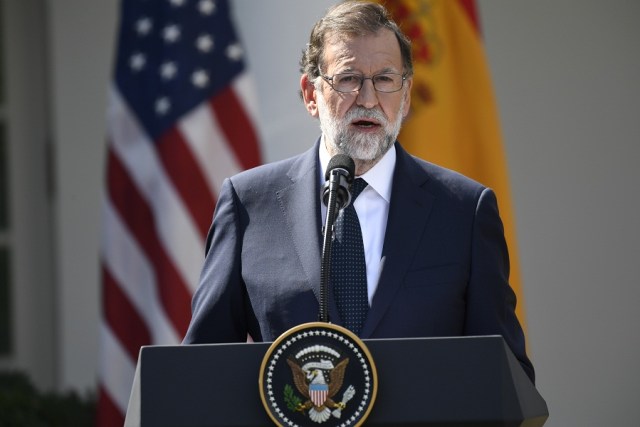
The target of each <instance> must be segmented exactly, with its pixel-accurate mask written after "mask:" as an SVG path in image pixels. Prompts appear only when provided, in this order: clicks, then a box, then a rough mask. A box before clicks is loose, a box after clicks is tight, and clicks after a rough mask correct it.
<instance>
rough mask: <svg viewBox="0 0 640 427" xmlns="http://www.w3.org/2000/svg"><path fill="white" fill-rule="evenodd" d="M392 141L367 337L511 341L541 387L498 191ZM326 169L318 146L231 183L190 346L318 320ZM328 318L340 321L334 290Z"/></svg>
mask: <svg viewBox="0 0 640 427" xmlns="http://www.w3.org/2000/svg"><path fill="white" fill-rule="evenodd" d="M395 146H396V150H397V156H396V167H395V172H394V176H393V187H392V193H391V201H390V207H389V218H388V225H387V231H386V235H385V241H384V247H383V252H382V273H381V276H380V281H379V284H378V288H377V290H376V293H375V295H374V297H373V301H372V305H371V309H370V310H369V314H368V317H367V319H366V321H365V324H364V327H363V330H362V332H361V334H360V336H361V338H399V337H438V336H465V335H502V336H503V337H504V339H505V341H506V342H507V344H508V345H509V347H510V348H511V350H512V351H513V353H514V354H515V356H516V357H517V358H518V359H519V361H520V363H521V364H522V366H523V367H524V369H525V371H526V372H527V374H528V375H529V377H530V378H531V379H532V380H533V378H534V371H533V366H532V365H531V362H530V361H529V359H528V358H527V355H526V353H525V342H524V335H523V332H522V329H521V327H520V324H519V323H518V320H517V318H516V316H515V311H514V310H515V304H516V300H515V295H514V293H513V291H512V290H511V287H510V286H509V283H508V277H509V257H508V252H507V247H506V244H505V240H504V232H503V226H502V222H501V220H500V216H499V214H498V208H497V203H496V198H495V196H494V193H493V191H492V190H491V189H489V188H486V187H484V186H482V185H480V184H478V183H477V182H475V181H472V180H470V179H468V178H466V177H464V176H462V175H460V174H458V173H456V172H453V171H450V170H447V169H444V168H441V167H438V166H436V165H433V164H431V163H428V162H425V161H423V160H420V159H418V158H416V157H413V156H411V155H409V154H408V153H407V152H406V151H404V150H403V149H402V147H401V146H400V145H399V144H398V143H396V145H395ZM321 174H322V171H320V163H319V160H318V143H316V144H315V145H314V147H313V148H311V149H310V150H309V151H307V152H306V153H303V154H301V155H299V156H296V157H293V158H290V159H287V160H283V161H280V162H276V163H271V164H267V165H263V166H260V167H257V168H254V169H251V170H248V171H245V172H242V173H240V174H238V175H236V176H234V177H232V178H230V179H227V180H225V182H224V184H223V186H222V189H221V191H220V195H219V198H218V203H217V206H216V211H215V214H214V219H213V223H212V225H211V229H210V231H209V235H208V237H207V249H206V250H207V252H206V259H205V263H204V267H203V270H202V275H201V278H200V285H199V287H198V289H197V291H196V293H195V295H194V298H193V304H192V311H193V317H192V320H191V325H190V326H189V330H188V332H187V335H186V337H185V339H184V343H212V342H242V341H245V340H246V337H247V334H249V335H251V337H252V338H253V339H254V340H255V341H273V340H275V339H276V338H277V337H278V336H279V335H280V334H282V333H283V332H285V331H287V330H288V329H290V328H292V327H294V326H296V325H299V324H301V323H305V322H313V321H317V320H318V308H319V305H318V301H319V295H320V262H321V251H322V247H321V243H322V231H321V230H322V224H321V216H320V203H321V200H320V176H321ZM329 316H330V319H331V321H332V322H333V323H337V324H341V321H340V316H339V314H338V310H337V307H336V304H335V301H334V299H333V297H332V296H331V295H330V296H329Z"/></svg>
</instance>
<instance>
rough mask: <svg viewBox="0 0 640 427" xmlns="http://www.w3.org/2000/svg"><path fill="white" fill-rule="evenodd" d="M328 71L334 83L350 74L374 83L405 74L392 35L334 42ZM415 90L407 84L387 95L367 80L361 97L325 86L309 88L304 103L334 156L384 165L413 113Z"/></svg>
mask: <svg viewBox="0 0 640 427" xmlns="http://www.w3.org/2000/svg"><path fill="white" fill-rule="evenodd" d="M323 68H324V69H323V70H322V72H323V73H325V75H326V76H329V77H331V76H333V75H335V74H338V73H345V72H349V73H357V74H361V75H364V76H365V77H371V76H374V75H377V74H380V73H398V74H403V71H404V70H403V68H402V57H401V54H400V46H399V45H398V41H397V40H396V37H395V35H394V34H393V32H391V31H390V30H387V29H382V30H380V31H379V32H378V33H377V34H375V35H366V36H359V37H353V38H344V37H342V38H338V37H335V36H334V37H329V39H328V43H327V44H326V48H325V54H324V67H323ZM303 80H304V79H303ZM309 83H310V82H309ZM410 86H411V80H410V79H408V80H407V81H406V82H405V84H404V86H403V88H402V89H401V90H399V91H397V92H392V93H383V92H377V91H376V90H375V89H374V87H373V83H372V81H371V80H365V81H364V84H363V86H362V88H361V89H360V90H359V91H356V92H351V93H340V92H337V91H335V90H333V89H332V88H331V85H330V84H329V83H328V82H326V81H324V80H321V81H319V82H318V84H317V85H316V87H313V89H311V88H309V86H307V88H308V92H307V93H305V101H306V104H307V109H308V111H309V112H310V113H311V114H312V115H313V116H315V117H318V118H319V119H320V127H321V129H322V132H323V134H324V136H325V140H326V142H327V149H328V151H329V153H330V154H331V155H335V154H338V153H344V154H347V155H349V156H351V157H352V158H353V159H354V160H361V161H365V162H370V161H376V160H378V159H380V158H381V157H382V155H384V153H386V151H387V150H388V149H389V147H390V146H391V145H392V144H393V142H394V141H395V139H396V137H397V135H398V133H399V131H400V126H401V124H402V119H403V118H404V116H406V114H407V112H408V110H409V104H410V95H409V89H410ZM316 88H317V89H316ZM303 92H304V86H303Z"/></svg>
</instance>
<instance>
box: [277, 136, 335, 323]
mask: <svg viewBox="0 0 640 427" xmlns="http://www.w3.org/2000/svg"><path fill="white" fill-rule="evenodd" d="M318 143H319V142H316V144H315V145H314V147H313V148H312V149H310V150H308V151H307V152H306V153H304V154H303V155H302V156H300V157H299V158H298V159H297V160H296V161H295V163H294V164H293V165H292V167H291V169H289V172H288V173H287V175H288V176H289V178H290V179H291V184H290V185H288V186H286V187H284V188H282V189H280V190H278V191H276V197H277V199H278V202H279V203H280V207H281V208H282V213H283V215H284V217H285V222H286V224H287V226H288V229H289V233H290V235H291V238H292V241H293V245H294V249H295V252H296V253H297V255H298V258H299V260H300V263H301V264H302V268H303V270H304V272H305V275H306V278H307V281H308V283H309V286H310V288H311V289H313V292H314V294H315V296H316V298H317V299H318V301H319V300H320V263H321V255H322V224H321V220H320V181H319V180H320V170H319V168H320V166H319V160H318ZM291 274H294V273H293V272H291ZM329 301H330V307H329V314H330V316H331V317H332V318H334V319H335V318H336V316H337V308H336V306H335V302H333V298H332V297H331V296H330V297H329Z"/></svg>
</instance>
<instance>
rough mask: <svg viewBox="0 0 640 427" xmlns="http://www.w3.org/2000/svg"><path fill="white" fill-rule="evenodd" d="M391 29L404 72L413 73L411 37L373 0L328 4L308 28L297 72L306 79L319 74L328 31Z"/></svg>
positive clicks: (360, 33) (363, 32)
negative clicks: (308, 31) (311, 27)
mask: <svg viewBox="0 0 640 427" xmlns="http://www.w3.org/2000/svg"><path fill="white" fill-rule="evenodd" d="M382 28H386V29H389V30H391V31H392V32H393V33H394V34H395V36H396V39H397V40H398V43H399V45H400V54H401V55H402V66H403V68H404V73H406V74H407V75H409V76H411V75H413V60H412V58H411V41H410V40H409V39H408V38H407V36H405V35H404V34H403V33H402V31H401V30H400V27H398V25H397V24H396V23H395V22H394V21H393V20H392V19H391V16H390V15H389V12H387V10H386V9H385V8H384V6H381V5H379V4H376V3H368V2H364V1H355V0H350V1H346V2H344V3H339V4H337V5H335V6H333V7H332V8H330V9H329V10H328V11H327V13H326V15H325V16H324V17H323V18H321V19H320V20H319V21H318V22H317V23H316V25H315V26H314V27H313V29H312V30H311V35H310V36H309V43H308V44H307V48H306V49H305V50H303V51H302V58H301V59H300V72H301V73H303V74H306V75H307V77H308V78H309V80H310V81H313V80H315V79H317V78H318V77H319V76H320V74H321V71H320V70H321V68H322V66H323V65H324V64H323V63H322V61H323V58H324V49H325V42H326V40H327V36H329V35H332V34H339V35H346V36H351V37H353V36H363V35H369V34H375V33H377V32H378V31H379V30H380V29H382Z"/></svg>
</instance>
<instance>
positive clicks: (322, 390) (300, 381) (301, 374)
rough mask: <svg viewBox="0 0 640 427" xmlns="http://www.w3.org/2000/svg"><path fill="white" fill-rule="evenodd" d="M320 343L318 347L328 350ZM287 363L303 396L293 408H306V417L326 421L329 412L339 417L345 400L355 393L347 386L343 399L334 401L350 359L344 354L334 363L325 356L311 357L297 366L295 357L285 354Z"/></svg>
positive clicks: (297, 409)
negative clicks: (321, 357)
mask: <svg viewBox="0 0 640 427" xmlns="http://www.w3.org/2000/svg"><path fill="white" fill-rule="evenodd" d="M322 347H323V346H321V348H320V350H326V351H331V349H329V348H326V347H325V348H324V349H323V348H322ZM287 363H288V364H289V367H290V368H291V373H292V375H293V383H294V384H295V386H296V389H297V390H298V392H299V393H300V394H302V395H303V396H304V398H305V399H306V401H305V402H304V403H299V404H298V405H297V407H296V408H295V410H296V411H300V412H305V411H307V410H309V413H308V415H309V418H310V419H311V420H312V421H315V422H317V423H323V422H325V421H327V420H328V419H329V418H331V415H333V416H334V417H336V418H339V417H340V415H341V413H342V410H343V409H344V408H345V407H346V403H347V402H348V401H349V400H351V398H352V397H353V395H354V394H355V388H354V387H353V386H349V387H348V388H347V390H346V391H345V392H344V394H343V396H342V400H341V401H339V402H336V401H335V396H336V394H337V393H338V392H339V391H340V389H341V388H342V383H343V381H344V373H345V370H346V368H347V365H348V364H349V359H348V358H344V359H342V360H340V361H339V362H338V363H337V364H336V365H335V366H334V364H333V362H332V361H331V360H328V359H320V360H313V361H309V362H306V363H305V364H304V365H302V366H300V365H299V364H298V363H296V361H295V359H294V358H288V359H287Z"/></svg>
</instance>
